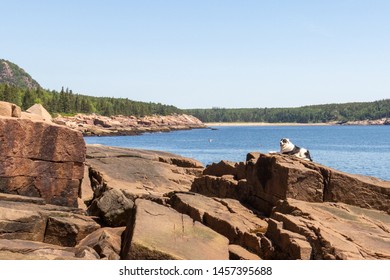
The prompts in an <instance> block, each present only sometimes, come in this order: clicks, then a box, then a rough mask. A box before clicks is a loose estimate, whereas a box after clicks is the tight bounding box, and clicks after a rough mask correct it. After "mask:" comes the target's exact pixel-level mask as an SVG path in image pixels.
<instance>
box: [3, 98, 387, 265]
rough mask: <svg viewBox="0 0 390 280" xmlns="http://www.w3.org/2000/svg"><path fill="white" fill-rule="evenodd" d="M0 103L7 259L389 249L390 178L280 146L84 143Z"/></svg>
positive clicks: (312, 256) (303, 254) (368, 254)
mask: <svg viewBox="0 0 390 280" xmlns="http://www.w3.org/2000/svg"><path fill="white" fill-rule="evenodd" d="M0 105H1V106H0V115H1V116H0V139H1V141H0V149H1V151H2V154H1V156H0V165H1V168H0V259H11V260H16V259H63V260H86V259H88V260H101V259H105V260H123V259H130V260H147V259H155V260H162V259H164V260H166V259H185V260H209V259H217V260H229V259H230V260H237V259H243V260H260V259H269V260H276V259H287V260H293V259H294V260H295V259H306V260H318V259H319V260H336V259H342V260H350V259H354V260H355V259H390V203H389V202H390V182H389V181H383V180H380V179H377V178H373V177H366V176H360V175H352V174H347V173H343V172H340V171H337V170H334V169H331V168H329V167H326V166H323V165H320V164H317V163H313V162H307V161H303V160H300V159H298V158H294V157H291V156H285V155H280V154H261V153H257V152H252V153H248V155H247V158H246V159H245V160H243V161H242V162H229V161H221V162H219V163H213V164H211V165H209V166H207V167H204V166H203V165H202V164H201V163H200V162H198V161H196V160H194V159H189V158H184V157H181V156H178V155H174V154H171V153H167V152H161V151H146V150H137V149H124V148H115V147H108V146H102V145H86V144H85V142H84V139H83V133H82V132H81V131H77V130H74V129H70V128H68V127H67V126H64V125H58V124H54V123H51V122H48V121H42V119H40V118H38V117H36V116H33V115H34V114H35V113H31V112H30V113H28V114H27V115H26V114H25V113H24V114H22V112H20V108H17V106H15V105H13V104H4V103H3V104H0ZM31 111H34V110H31ZM38 111H39V110H38Z"/></svg>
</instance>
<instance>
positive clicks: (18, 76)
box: [0, 59, 390, 123]
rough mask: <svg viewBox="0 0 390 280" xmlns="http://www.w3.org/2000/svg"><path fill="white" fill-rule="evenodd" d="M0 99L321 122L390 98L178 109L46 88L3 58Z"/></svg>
mask: <svg viewBox="0 0 390 280" xmlns="http://www.w3.org/2000/svg"><path fill="white" fill-rule="evenodd" d="M0 100H3V101H8V102H11V103H14V104H17V105H19V106H20V107H21V108H22V110H26V109H28V108H29V107H31V106H32V105H34V104H35V103H40V104H42V105H43V106H44V107H45V108H46V109H47V110H48V111H49V112H50V113H52V114H55V113H60V114H67V115H71V114H76V113H86V114H89V113H97V114H100V115H104V116H111V115H125V116H130V115H133V116H146V115H152V114H159V115H169V114H173V113H186V114H190V115H193V116H195V117H197V118H198V119H200V120H201V121H203V122H269V123H281V122H292V123H324V122H332V121H335V122H346V121H356V120H367V119H368V120H375V119H381V118H390V99H384V100H379V101H375V102H360V103H344V104H325V105H313V106H304V107H298V108H248V109H225V108H213V109H188V110H180V109H178V108H176V107H174V106H170V105H163V104H160V103H152V102H150V103H145V102H137V101H132V100H129V99H127V98H109V97H92V96H87V95H81V94H77V93H73V92H72V90H68V89H65V90H64V89H63V88H62V90H61V91H60V92H57V91H49V90H45V89H42V88H41V87H40V86H39V84H38V83H37V82H36V81H35V80H33V79H32V78H31V76H30V75H29V74H27V73H26V72H25V71H24V70H23V69H21V68H20V67H19V66H17V65H16V64H14V63H12V62H9V61H7V60H4V59H0Z"/></svg>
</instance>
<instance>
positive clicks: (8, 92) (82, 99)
mask: <svg viewBox="0 0 390 280" xmlns="http://www.w3.org/2000/svg"><path fill="white" fill-rule="evenodd" d="M0 100H2V101H7V102H11V103H14V104H16V105H18V106H20V107H21V108H22V110H27V109H28V108H30V107H31V106H32V105H34V104H35V103H39V104H42V105H43V107H45V108H46V109H47V110H48V111H49V112H50V113H51V114H65V115H73V114H77V113H85V114H90V113H97V114H99V115H103V116H112V115H127V116H131V115H133V116H146V115H152V114H159V115H169V114H173V113H181V110H179V109H178V108H176V107H174V106H170V105H163V104H161V103H152V102H150V103H147V102H138V101H132V100H129V99H127V98H111V97H92V96H87V95H81V94H77V93H73V91H72V90H69V89H64V88H62V89H61V91H59V92H58V91H54V90H52V91H49V90H45V89H42V88H40V87H38V88H36V89H27V88H19V87H16V86H10V85H7V84H0Z"/></svg>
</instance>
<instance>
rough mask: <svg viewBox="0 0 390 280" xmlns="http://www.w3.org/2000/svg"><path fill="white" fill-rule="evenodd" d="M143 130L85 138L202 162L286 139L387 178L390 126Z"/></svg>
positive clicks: (334, 163) (330, 161)
mask: <svg viewBox="0 0 390 280" xmlns="http://www.w3.org/2000/svg"><path fill="white" fill-rule="evenodd" d="M215 128H216V130H211V129H195V130H182V131H174V132H169V133H147V134H143V135H139V136H109V137H86V138H85V140H86V142H87V143H88V144H104V145H110V146H118V147H129V148H141V149H149V150H160V151H167V152H172V153H175V154H179V155H182V156H185V157H190V158H194V159H197V160H199V161H201V162H202V163H203V164H204V165H207V164H210V163H212V162H219V161H221V160H231V161H245V158H246V154H247V153H248V152H255V151H259V152H264V153H267V152H270V151H279V140H280V139H281V138H289V139H290V140H291V141H292V142H293V143H294V144H296V145H297V146H300V147H305V148H307V149H309V150H310V153H311V155H312V157H313V160H314V161H315V162H318V163H321V164H323V165H326V166H329V167H333V168H335V169H338V170H341V171H345V172H348V173H353V174H363V175H368V176H374V177H378V178H381V179H385V180H390V126H227V127H215Z"/></svg>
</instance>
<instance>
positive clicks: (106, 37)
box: [0, 0, 390, 108]
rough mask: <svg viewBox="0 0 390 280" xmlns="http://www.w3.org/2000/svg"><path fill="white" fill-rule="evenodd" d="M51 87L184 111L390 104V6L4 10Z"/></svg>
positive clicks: (7, 6) (331, 2) (11, 54)
mask: <svg viewBox="0 0 390 280" xmlns="http://www.w3.org/2000/svg"><path fill="white" fill-rule="evenodd" d="M0 7H1V10H0V14H1V17H0V18H1V25H0V34H1V35H2V36H1V37H2V38H1V41H0V58H3V59H7V60H10V61H12V62H14V63H16V64H18V65H19V66H21V67H22V68H24V69H25V70H26V71H27V72H29V73H30V74H31V75H32V76H33V78H35V79H36V80H37V81H38V82H39V83H40V84H41V86H42V87H44V88H47V89H54V90H60V89H61V87H62V86H64V87H68V88H69V89H72V90H73V91H74V92H77V93H81V94H86V95H92V96H109V97H127V98H130V99H133V100H139V101H146V102H161V103H163V104H171V105H175V106H177V107H179V108H211V107H226V108H245V107H296V106H302V105H311V104H324V103H340V102H354V101H374V100H379V99H384V98H390V16H389V15H390V1H386V0H383V1H378V0H370V1H369V0H367V1H359V0H324V1H299V0H294V1H288V0H284V1H283V0H280V1H278V0H268V1H265V0H257V1H254V0H253V1H251V0H241V1H239V0H236V1H230V0H224V1H222V0H220V1H216V0H209V1H203V0H196V1H190V0H187V1H186V0H181V1H179V0H177V1H173V0H166V1H163V0H160V1H157V0H154V1H152V0H138V1H131V0H128V1H120V0H110V1H98V0H94V1H87V0H84V1H80V0H77V1H73V0H67V1H32V0H31V1H27V0H25V1H21V0H13V1H5V0H0Z"/></svg>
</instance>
